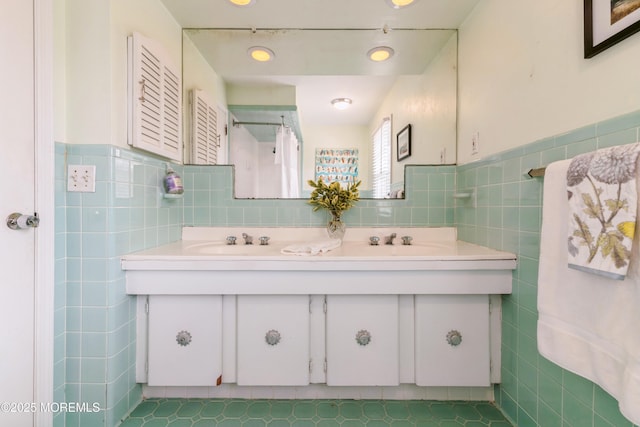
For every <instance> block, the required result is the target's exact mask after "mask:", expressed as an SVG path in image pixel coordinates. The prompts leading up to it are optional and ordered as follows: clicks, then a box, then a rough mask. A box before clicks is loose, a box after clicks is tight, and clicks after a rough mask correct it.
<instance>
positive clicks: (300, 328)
mask: <svg viewBox="0 0 640 427" xmlns="http://www.w3.org/2000/svg"><path fill="white" fill-rule="evenodd" d="M325 232H326V230H325V229H324V228H317V229H316V228H304V227H299V228H291V229H288V228H284V227H276V228H269V229H263V228H256V229H248V228H245V229H236V228H226V227H223V228H221V229H217V228H216V227H211V228H206V227H204V228H202V227H185V229H184V230H183V240H182V241H179V242H174V243H170V244H167V245H163V246H161V247H158V248H153V249H149V250H146V251H141V252H138V253H135V254H130V255H127V256H125V257H123V259H122V267H123V269H124V270H125V271H126V281H127V284H126V288H127V293H128V294H130V295H137V298H138V308H137V310H138V316H137V336H138V339H137V348H136V350H137V351H136V381H137V382H139V383H143V384H147V385H148V386H166V387H147V388H146V390H147V391H151V392H152V394H153V392H155V391H158V393H160V394H161V395H162V396H164V397H177V396H176V395H179V393H181V392H182V391H183V390H184V387H177V388H175V389H174V388H172V387H171V386H187V387H189V386H218V385H219V386H220V387H216V388H215V391H214V390H213V389H211V390H208V391H206V392H207V393H209V394H216V395H225V396H228V397H247V396H249V395H251V396H254V395H256V396H258V395H259V396H281V397H288V398H292V397H293V398H296V397H298V396H304V397H305V398H313V397H326V398H334V397H344V396H347V395H348V396H350V397H353V398H360V397H362V396H361V395H359V394H358V395H357V394H355V393H356V392H358V393H359V391H361V390H364V391H366V393H367V394H366V396H372V397H373V396H377V398H379V396H380V394H379V393H385V394H384V396H385V397H387V396H392V398H393V396H400V395H402V396H408V395H406V394H405V393H408V392H410V393H413V394H411V396H413V398H423V397H424V396H425V394H424V390H423V389H422V387H421V386H427V387H432V388H433V389H434V391H437V390H438V389H444V390H445V392H444V393H445V394H446V396H445V397H441V398H445V399H446V398H449V397H450V396H457V394H456V393H455V392H454V393H453V394H449V392H448V391H446V390H450V389H454V391H455V389H456V388H458V387H475V388H477V389H479V390H480V391H482V392H483V393H484V392H486V393H488V394H490V396H489V398H491V397H492V393H493V388H492V387H491V384H495V383H499V382H500V381H501V378H500V362H501V361H500V356H501V354H500V349H501V342H500V339H501V302H500V298H501V295H502V294H509V293H511V290H512V271H513V269H515V268H516V257H515V255H514V254H511V253H507V252H501V251H496V250H493V249H490V248H486V247H482V246H477V245H473V244H470V243H466V242H461V241H458V240H457V239H456V235H455V230H451V229H448V228H444V229H441V228H405V229H401V228H394V229H386V228H363V229H358V228H351V229H349V231H348V233H349V234H348V236H350V237H349V238H348V239H346V240H344V241H343V242H342V245H341V246H340V247H339V248H336V249H334V250H332V251H329V252H327V253H323V254H319V255H317V256H293V255H286V254H283V253H282V250H283V249H284V248H285V247H286V246H288V245H290V244H291V243H292V242H306V241H312V240H313V239H318V238H320V237H321V236H325V234H324V233H325ZM242 233H247V234H248V235H252V236H269V237H270V239H271V240H270V241H269V242H270V243H269V245H256V244H254V245H227V244H226V237H227V236H241V235H242ZM392 233H397V235H398V236H404V235H408V236H412V237H413V243H412V245H406V246H405V245H400V244H398V245H379V246H378V247H376V246H372V245H369V244H368V239H369V236H388V235H390V234H392ZM345 236H347V235H345ZM185 237H186V238H185ZM294 238H295V240H294ZM147 302H148V303H147ZM147 307H148V308H149V310H147ZM147 366H148V370H147V369H146V367H147ZM269 386H271V387H272V388H269ZM149 389H151V390H149ZM197 392H198V393H204V392H205V391H204V390H198V391H197ZM173 393H175V394H173ZM172 394H173V395H172Z"/></svg>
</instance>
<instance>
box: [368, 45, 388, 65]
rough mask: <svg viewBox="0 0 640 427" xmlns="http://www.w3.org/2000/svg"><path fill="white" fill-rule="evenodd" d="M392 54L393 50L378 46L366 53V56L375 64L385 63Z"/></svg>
mask: <svg viewBox="0 0 640 427" xmlns="http://www.w3.org/2000/svg"><path fill="white" fill-rule="evenodd" d="M393 54H394V50H393V49H391V48H390V47H387V46H378V47H374V48H373V49H371V50H370V51H369V52H367V56H368V57H369V59H370V60H372V61H375V62H381V61H386V60H387V59H389V58H391V57H392V56H393Z"/></svg>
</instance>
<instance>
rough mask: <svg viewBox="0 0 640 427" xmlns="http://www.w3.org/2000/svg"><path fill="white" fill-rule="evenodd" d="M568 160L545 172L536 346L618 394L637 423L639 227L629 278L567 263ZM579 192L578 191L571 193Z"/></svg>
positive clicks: (639, 398) (639, 415)
mask: <svg viewBox="0 0 640 427" xmlns="http://www.w3.org/2000/svg"><path fill="white" fill-rule="evenodd" d="M570 162H571V161H570V160H564V161H561V162H555V163H553V164H551V165H549V166H548V167H547V169H546V172H545V178H544V199H543V203H542V205H543V206H542V208H543V211H542V233H541V239H540V265H539V273H538V336H537V342H538V349H539V351H540V354H541V355H542V356H544V357H545V358H547V359H549V360H550V361H552V362H554V363H556V364H557V365H560V366H561V367H563V368H565V369H567V370H569V371H571V372H573V373H575V374H578V375H581V376H583V377H585V378H588V379H590V380H591V381H593V382H595V383H596V384H598V385H600V386H601V387H602V388H603V389H604V390H606V391H607V392H608V393H609V394H611V395H612V396H613V397H614V398H616V399H617V400H618V402H619V405H620V410H621V412H622V414H623V415H624V416H626V417H627V418H628V419H629V420H631V421H632V422H633V423H635V424H639V425H640V340H638V339H637V338H636V335H637V331H639V330H640V310H638V307H640V248H639V242H638V239H640V233H636V235H635V237H634V240H635V241H634V244H633V247H632V253H631V265H630V267H629V271H628V274H627V277H626V279H625V280H624V281H614V280H612V279H609V278H606V277H603V276H601V275H596V274H589V273H585V272H583V271H578V270H575V269H571V268H569V267H568V265H567V264H568V252H567V233H568V225H569V224H568V221H567V220H566V218H567V215H568V214H569V203H568V201H567V188H566V186H565V180H566V176H567V170H568V168H569V164H570ZM574 197H576V196H575V195H574Z"/></svg>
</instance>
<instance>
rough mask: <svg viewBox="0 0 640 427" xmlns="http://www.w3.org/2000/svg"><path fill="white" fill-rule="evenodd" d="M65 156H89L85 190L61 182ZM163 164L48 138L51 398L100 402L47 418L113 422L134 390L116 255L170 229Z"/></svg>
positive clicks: (177, 209) (175, 210)
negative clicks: (91, 169)
mask: <svg viewBox="0 0 640 427" xmlns="http://www.w3.org/2000/svg"><path fill="white" fill-rule="evenodd" d="M68 164H78V165H96V191H95V193H70V192H66V188H65V187H66V165H68ZM178 169H180V171H181V168H178ZM164 173H165V163H164V162H163V161H161V160H158V159H155V158H153V157H150V156H144V155H139V154H136V153H133V152H131V151H129V150H123V149H120V148H116V147H111V146H105V145H63V144H58V145H57V146H56V282H55V283H56V301H55V307H56V318H55V325H54V329H55V334H56V335H55V337H56V341H55V345H56V353H55V363H56V364H55V393H56V401H58V402H64V401H67V402H86V403H93V402H97V403H99V404H100V406H101V408H102V409H104V410H103V411H101V412H100V413H67V414H65V415H60V416H56V419H55V422H56V426H107V427H111V426H115V425H116V424H117V423H118V422H119V420H120V419H121V418H122V417H123V416H125V415H126V414H127V413H128V412H129V410H130V409H131V408H133V407H134V406H135V405H136V404H137V403H138V402H139V401H140V399H141V390H140V387H139V386H138V385H136V384H135V379H134V378H135V342H136V341H135V340H136V337H135V299H134V298H132V297H129V296H127V295H126V294H125V280H124V274H123V272H122V270H121V268H120V256H121V255H123V254H126V253H129V252H131V251H135V250H141V249H145V248H148V247H153V246H157V245H161V244H164V243H169V242H172V241H175V240H178V239H179V238H180V234H181V227H182V222H183V220H182V214H183V205H182V200H181V199H180V200H166V199H163V198H162V192H161V188H160V183H161V179H162V177H163V175H164Z"/></svg>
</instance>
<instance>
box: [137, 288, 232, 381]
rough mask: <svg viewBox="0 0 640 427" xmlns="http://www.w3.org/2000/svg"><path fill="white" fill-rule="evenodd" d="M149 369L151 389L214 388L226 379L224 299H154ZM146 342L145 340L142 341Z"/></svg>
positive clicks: (150, 306) (150, 310) (149, 308)
mask: <svg viewBox="0 0 640 427" xmlns="http://www.w3.org/2000/svg"><path fill="white" fill-rule="evenodd" d="M147 304H148V306H147V307H146V310H147V311H148V334H147V338H148V359H147V363H148V369H147V383H148V384H149V385H151V386H155V385H158V386H214V385H216V384H219V383H220V382H221V380H222V379H221V376H222V297H221V296H219V295H150V296H149V298H148V301H147ZM138 339H139V340H141V339H142V340H144V337H138Z"/></svg>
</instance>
